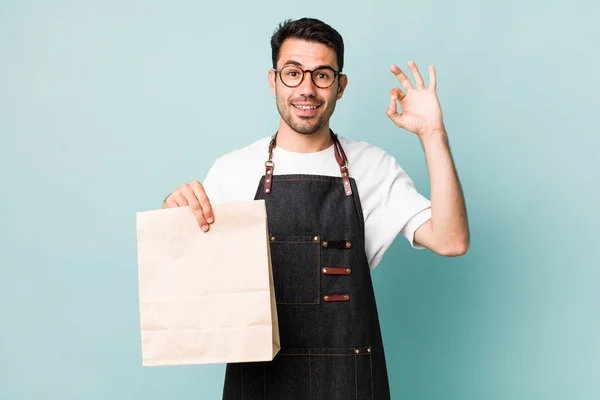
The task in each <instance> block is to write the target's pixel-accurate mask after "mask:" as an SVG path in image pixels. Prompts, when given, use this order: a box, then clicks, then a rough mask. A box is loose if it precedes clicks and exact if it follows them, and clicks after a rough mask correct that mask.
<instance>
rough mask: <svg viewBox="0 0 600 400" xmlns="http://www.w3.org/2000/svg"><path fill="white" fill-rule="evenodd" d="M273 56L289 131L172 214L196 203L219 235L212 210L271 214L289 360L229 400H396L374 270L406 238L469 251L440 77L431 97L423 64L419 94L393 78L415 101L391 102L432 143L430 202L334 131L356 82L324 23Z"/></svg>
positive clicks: (245, 152) (404, 123)
mask: <svg viewBox="0 0 600 400" xmlns="http://www.w3.org/2000/svg"><path fill="white" fill-rule="evenodd" d="M271 47H272V55H273V69H272V70H270V71H269V84H270V87H271V91H272V92H273V94H275V97H276V103H277V109H278V110H279V114H280V115H281V118H280V121H279V128H278V130H277V133H276V134H275V135H273V136H272V137H265V138H263V139H261V140H258V141H257V142H255V143H253V144H251V145H249V146H247V147H245V148H243V149H241V150H237V151H234V152H231V153H229V154H226V155H224V156H223V157H221V158H219V159H218V160H217V161H216V162H215V163H214V165H213V166H212V168H211V170H210V171H209V173H208V175H207V177H206V179H205V180H204V184H201V183H199V182H191V183H188V184H184V185H182V186H180V187H179V188H178V189H177V190H175V191H174V192H173V193H171V194H170V195H169V196H168V197H167V199H166V200H165V203H164V206H165V207H181V206H188V205H189V206H190V207H191V208H192V209H193V210H194V213H195V215H196V216H197V218H198V221H199V224H200V227H201V229H202V230H203V231H205V232H208V231H209V230H210V225H211V224H212V223H214V220H215V216H214V214H213V211H212V208H211V205H210V203H211V201H212V202H213V203H222V202H229V201H242V200H251V199H264V200H265V202H266V207H267V215H268V224H269V234H270V239H271V255H272V264H273V275H274V280H275V293H276V300H277V311H278V318H279V325H280V338H281V347H282V348H281V350H280V352H279V354H278V355H277V356H276V357H275V359H274V360H273V361H272V362H268V363H243V364H230V365H228V366H227V373H226V377H225V388H224V397H223V398H224V399H242V398H243V399H259V398H260V399H265V398H268V399H278V400H283V399H305V398H310V399H329V400H334V399H340V400H342V399H343V400H348V399H351V398H352V399H377V400H383V399H389V398H390V393H389V385H388V377H387V370H386V364H385V356H384V350H383V344H382V341H381V332H380V327H379V320H378V315H377V307H376V304H375V298H374V294H373V288H372V283H371V276H370V271H371V269H373V268H374V267H375V266H376V265H377V264H378V263H379V261H380V260H381V258H382V256H383V253H384V252H385V251H386V250H387V248H388V247H389V246H390V244H391V243H392V241H393V240H394V239H395V237H396V236H397V235H398V234H399V233H401V234H402V235H404V236H405V237H406V238H407V239H408V240H409V241H410V243H411V244H412V246H413V247H415V248H428V249H430V250H431V251H434V252H436V253H438V254H441V255H446V256H458V255H462V254H464V253H465V252H466V251H467V248H468V245H469V229H468V224H467V216H466V209H465V203H464V198H463V195H462V191H461V188H460V184H459V181H458V178H457V175H456V171H455V168H454V164H453V161H452V157H451V154H450V150H449V147H448V137H447V134H446V131H445V129H444V124H443V120H442V112H441V107H440V105H439V102H438V98H437V94H436V91H435V84H436V81H435V69H434V68H433V66H431V67H430V68H429V77H430V82H429V85H428V86H427V87H426V86H425V83H424V81H423V79H422V77H421V75H420V74H419V71H418V70H417V67H416V65H415V64H414V63H412V62H410V63H409V64H408V65H409V68H410V70H411V71H412V74H413V76H414V79H415V82H416V87H413V86H412V84H411V83H410V81H409V79H408V78H407V77H406V75H405V74H404V73H403V72H402V71H401V70H400V69H399V68H398V67H397V66H395V65H394V66H392V67H391V72H392V73H394V74H395V75H396V76H397V77H398V79H399V81H400V83H401V84H402V87H403V88H404V91H403V90H402V89H400V88H394V89H392V90H391V92H390V104H389V107H388V109H387V115H388V117H389V118H390V119H391V120H392V121H393V122H394V124H396V125H397V126H398V127H401V128H404V129H406V130H408V131H410V132H413V133H414V134H416V135H417V136H418V137H419V139H420V140H421V142H422V144H423V148H424V150H425V156H426V159H427V166H428V169H429V175H430V183H431V201H429V200H427V199H426V198H424V197H423V196H422V195H420V194H419V193H418V192H417V191H416V190H415V188H414V185H413V182H412V181H411V179H410V178H409V177H408V176H407V175H406V173H405V172H404V171H403V170H402V169H401V167H400V166H399V165H398V164H397V163H396V161H395V160H394V158H393V157H392V156H390V155H389V154H387V153H386V152H384V151H383V150H381V149H379V148H376V147H374V146H371V145H369V144H368V143H364V142H354V141H351V140H348V139H346V138H343V137H338V136H337V135H336V134H335V133H334V132H333V131H332V130H331V129H330V127H329V119H330V117H331V115H332V114H333V111H334V109H335V104H336V101H337V100H339V99H340V98H341V97H342V95H343V94H344V89H345V88H346V85H347V84H348V78H347V76H346V75H344V74H342V73H341V71H342V68H343V56H344V54H343V53H344V46H343V41H342V37H341V36H340V35H339V33H338V32H337V31H335V30H334V29H333V28H331V27H330V26H329V25H327V24H324V23H323V22H321V21H319V20H315V19H308V18H303V19H300V20H296V21H286V22H285V23H283V24H281V25H280V26H279V27H278V29H277V30H276V31H275V33H274V34H273V36H272V38H271ZM397 102H399V103H400V106H401V109H402V112H401V113H398V112H397ZM209 199H210V200H209Z"/></svg>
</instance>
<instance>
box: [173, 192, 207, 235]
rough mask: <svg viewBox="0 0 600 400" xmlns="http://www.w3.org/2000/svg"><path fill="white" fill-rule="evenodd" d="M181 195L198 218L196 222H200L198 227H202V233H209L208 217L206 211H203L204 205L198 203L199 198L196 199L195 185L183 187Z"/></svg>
mask: <svg viewBox="0 0 600 400" xmlns="http://www.w3.org/2000/svg"><path fill="white" fill-rule="evenodd" d="M179 193H180V194H181V197H182V198H183V199H184V200H185V202H186V203H187V204H189V206H190V209H191V210H192V213H193V214H194V217H196V220H197V221H198V225H199V226H200V228H201V229H202V231H204V232H207V231H208V228H209V227H208V223H207V222H206V217H205V216H204V210H203V209H202V205H201V204H200V202H199V201H198V198H197V197H196V193H195V191H194V189H193V185H192V184H185V185H182V186H181V187H180V188H179Z"/></svg>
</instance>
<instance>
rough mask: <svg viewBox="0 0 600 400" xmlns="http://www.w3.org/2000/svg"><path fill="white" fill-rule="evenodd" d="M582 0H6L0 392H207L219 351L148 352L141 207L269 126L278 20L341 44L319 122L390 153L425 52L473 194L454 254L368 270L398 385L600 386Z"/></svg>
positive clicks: (447, 395)
mask: <svg viewBox="0 0 600 400" xmlns="http://www.w3.org/2000/svg"><path fill="white" fill-rule="evenodd" d="M599 11H600V10H599V6H598V3H597V2H595V1H579V0H575V1H570V2H548V1H531V0H526V1H518V0H507V1H504V2H492V1H486V2H484V1H461V2H443V1H423V0H420V1H412V2H402V1H395V2H392V1H385V2H384V1H377V2H373V3H370V4H367V3H361V4H360V5H359V4H358V3H357V4H351V3H349V2H348V1H345V2H342V1H336V2H317V1H304V2H266V1H252V2H241V1H238V2H230V1H224V2H210V3H206V4H202V3H200V2H195V1H187V2H186V1H169V2H166V1H165V2H158V1H114V0H113V1H95V2H83V1H64V0H58V1H52V2H43V1H38V2H34V1H6V0H1V1H0V135H1V136H0V177H1V180H0V182H1V187H2V196H0V207H1V210H2V211H1V212H0V399H2V400H5V399H6V400H13V399H90V400H91V399H147V400H150V399H219V398H220V392H221V387H222V380H223V372H224V368H223V366H222V365H202V366H181V367H157V368H142V367H141V349H140V334H139V315H138V304H137V258H136V257H137V256H136V234H135V212H136V211H141V210H148V209H153V208H158V207H159V206H160V204H161V202H162V200H163V198H164V197H165V196H166V195H167V194H168V193H169V192H170V191H171V190H173V189H175V187H177V186H179V185H180V184H181V183H184V182H188V181H191V180H194V179H198V180H202V179H203V177H204V175H205V173H206V171H207V170H208V168H209V167H210V165H211V163H212V162H213V160H214V159H215V158H216V157H217V156H219V155H221V154H223V153H225V152H227V151H230V150H233V149H235V148H238V147H241V146H244V145H246V144H248V143H250V142H251V141H253V140H255V139H257V138H259V137H263V136H266V135H269V134H271V133H272V132H273V131H274V129H275V128H276V124H277V122H278V114H277V112H276V109H275V104H274V98H273V96H272V95H271V93H270V91H269V88H268V85H267V70H268V69H269V68H270V57H271V54H270V47H269V38H270V35H271V33H272V31H273V29H274V28H275V26H276V25H277V23H279V21H281V20H283V19H285V18H297V17H302V16H305V15H306V16H314V17H318V18H321V19H323V20H324V21H326V22H328V23H330V24H331V25H333V26H334V27H335V28H336V29H338V30H339V31H340V33H341V34H342V35H343V37H344V40H345V43H346V66H347V67H346V68H345V72H346V73H347V74H348V75H349V82H350V83H349V86H348V89H347V91H346V94H345V95H344V98H343V99H342V100H341V101H340V102H339V103H338V108H337V111H336V114H335V115H334V117H333V120H332V127H333V128H334V129H335V130H336V131H337V132H338V133H340V134H342V135H344V136H347V137H350V138H352V139H356V140H367V141H370V142H372V143H374V144H376V145H378V146H381V147H383V148H384V149H386V150H387V151H388V152H390V153H392V154H393V155H394V156H396V157H397V158H398V160H399V162H400V164H401V165H402V166H403V167H404V169H405V170H406V171H407V172H408V173H409V175H410V176H411V177H412V178H413V179H414V181H415V184H416V185H417V188H418V189H419V190H420V191H421V192H422V193H424V194H425V195H427V196H428V195H429V182H428V175H427V169H426V164H425V159H424V155H423V150H422V148H421V146H420V143H419V141H418V139H417V138H416V137H415V136H414V135H412V134H410V133H407V132H405V131H401V130H399V129H398V128H396V127H395V126H393V124H391V122H390V121H389V120H388V119H387V117H386V115H385V109H386V107H387V102H388V92H389V90H390V89H391V88H392V87H394V86H396V85H397V81H396V80H395V78H394V76H393V75H392V74H391V73H390V72H389V71H388V67H389V65H390V64H392V63H398V64H399V65H400V66H401V67H402V66H405V65H406V62H407V61H408V60H410V59H414V60H415V61H416V62H417V65H419V66H420V67H421V70H422V71H423V72H425V71H426V70H427V69H426V66H427V65H428V64H430V63H433V64H435V65H436V67H437V71H438V84H439V85H438V93H439V96H440V99H441V102H442V107H443V111H444V116H445V122H446V126H447V128H448V131H449V135H450V140H451V146H452V151H453V155H454V157H455V161H456V164H457V168H458V170H459V174H460V178H461V181H462V184H463V187H464V191H465V195H466V200H467V204H468V211H469V217H470V227H471V233H472V243H471V248H470V250H469V252H468V253H467V255H465V256H463V257H459V258H444V257H440V256H436V255H435V254H433V253H431V252H428V251H416V250H412V249H411V248H410V247H409V246H408V243H407V242H406V241H405V240H404V239H402V238H399V239H398V240H396V242H395V243H394V245H393V246H392V248H391V249H390V251H389V252H388V253H387V255H386V256H385V258H384V260H383V262H382V264H380V266H379V267H378V268H377V269H376V270H375V271H374V281H375V290H376V293H377V300H378V302H379V306H380V317H381V321H382V329H383V334H384V340H385V342H386V350H387V355H388V361H389V373H390V379H391V386H392V394H393V398H394V399H400V398H402V399H460V400H471V399H473V400H475V399H477V400H481V399H486V400H487V399H489V400H496V399H510V400H521V399H523V400H525V399H527V400H531V399H544V400H550V399H578V400H592V399H599V398H600V316H599V311H600V290H599V289H600V250H599V248H600V240H599V235H598V233H597V231H598V225H599V222H600V218H599V212H598V205H599V204H600V196H599V194H598V190H597V188H596V186H597V185H598V183H599V182H600V180H599V178H600V176H599V173H598V159H599V153H600V151H599V148H600V139H599V133H600V132H599V129H598V120H597V119H598V117H597V109H598V105H599V102H598V91H599V89H600V79H599V75H598V70H599V61H600V55H599V54H600V53H599V52H598V39H599V38H600V28H599V27H598V19H599V17H600V12H599Z"/></svg>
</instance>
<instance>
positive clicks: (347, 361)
mask: <svg viewBox="0 0 600 400" xmlns="http://www.w3.org/2000/svg"><path fill="white" fill-rule="evenodd" d="M331 136H332V138H333V141H334V146H335V156H336V160H337V162H338V165H339V166H340V175H341V176H340V177H329V176H319V175H278V176H273V169H274V164H273V161H272V151H273V148H274V147H275V139H276V135H274V136H273V138H272V140H271V143H270V146H269V160H268V161H267V162H266V164H265V166H266V169H265V175H264V176H263V177H262V178H261V180H260V182H259V184H258V188H257V192H256V196H255V200H260V199H263V200H265V203H266V208H267V216H268V227H269V239H270V247H271V262H272V266H273V279H274V283H275V297H276V301H277V313H278V318H279V333H280V340H281V350H280V351H279V353H278V354H277V356H276V357H275V358H274V359H273V361H271V362H255V363H232V364H228V365H227V369H226V374H225V385H224V391H223V399H224V400H258V399H261V400H267V399H269V400H288V399H289V400H296V399H309V400H313V399H314V400H349V399H361V400H362V399H374V400H387V399H389V398H390V392H389V382H388V375H387V368H386V363H385V355H384V350H383V343H382V339H381V331H380V326H379V318H378V314H377V306H376V303H375V296H374V293H373V286H372V282H371V273H370V269H369V265H368V261H367V257H366V254H365V239H364V218H363V213H362V208H361V204H360V199H359V196H358V192H357V189H356V183H355V181H354V179H353V178H350V176H349V174H348V168H347V159H346V155H345V153H344V150H343V149H342V147H341V145H340V143H339V140H338V138H337V136H336V135H335V134H334V133H333V132H332V131H331Z"/></svg>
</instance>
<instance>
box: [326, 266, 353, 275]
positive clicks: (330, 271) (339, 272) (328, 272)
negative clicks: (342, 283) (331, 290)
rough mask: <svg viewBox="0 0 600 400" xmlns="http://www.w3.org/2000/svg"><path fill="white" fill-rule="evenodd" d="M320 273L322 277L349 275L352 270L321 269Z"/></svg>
mask: <svg viewBox="0 0 600 400" xmlns="http://www.w3.org/2000/svg"><path fill="white" fill-rule="evenodd" d="M321 272H322V273H323V275H350V274H351V273H352V270H351V269H350V268H333V267H323V268H321Z"/></svg>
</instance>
